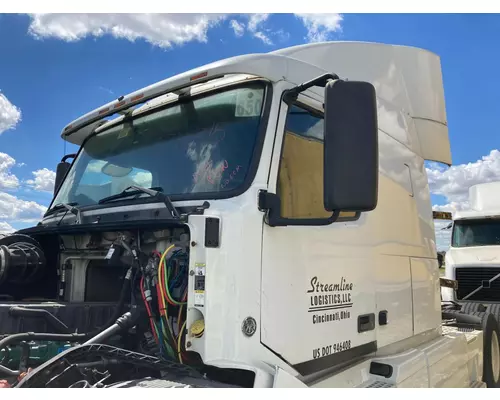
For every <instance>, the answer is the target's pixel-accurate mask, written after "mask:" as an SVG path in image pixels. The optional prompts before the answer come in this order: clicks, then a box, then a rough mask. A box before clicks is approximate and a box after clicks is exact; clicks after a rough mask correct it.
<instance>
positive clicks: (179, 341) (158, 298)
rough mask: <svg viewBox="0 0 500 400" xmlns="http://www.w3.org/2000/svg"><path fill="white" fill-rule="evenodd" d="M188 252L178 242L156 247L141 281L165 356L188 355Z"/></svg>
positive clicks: (156, 338)
mask: <svg viewBox="0 0 500 400" xmlns="http://www.w3.org/2000/svg"><path fill="white" fill-rule="evenodd" d="M187 283H188V254H187V253H186V252H185V251H184V250H183V249H182V248H178V247H176V245H175V244H172V245H170V246H169V247H168V248H167V249H166V250H165V251H164V252H163V254H161V253H160V252H158V251H154V252H153V254H152V256H151V257H150V258H149V260H148V263H147V266H146V267H145V268H144V270H143V273H142V277H141V280H140V283H139V287H140V291H141V296H142V300H143V302H144V305H145V308H146V311H147V314H148V318H149V324H150V329H151V333H152V335H153V337H154V341H155V343H156V345H157V346H158V347H159V350H160V355H161V357H162V358H164V359H178V361H179V362H180V363H184V362H185V361H186V359H187V356H186V354H185V352H183V350H182V349H183V339H184V338H185V329H186V318H185V311H186V301H187Z"/></svg>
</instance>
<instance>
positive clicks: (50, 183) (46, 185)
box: [26, 168, 56, 192]
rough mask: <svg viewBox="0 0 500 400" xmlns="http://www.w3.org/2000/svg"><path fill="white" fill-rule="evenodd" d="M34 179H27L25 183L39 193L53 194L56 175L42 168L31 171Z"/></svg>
mask: <svg viewBox="0 0 500 400" xmlns="http://www.w3.org/2000/svg"><path fill="white" fill-rule="evenodd" d="M32 174H33V175H34V179H29V180H27V181H26V183H27V184H28V185H29V186H32V187H33V188H34V189H35V190H38V191H41V192H53V191H54V183H55V180H56V173H55V172H54V171H51V170H50V169H47V168H43V169H39V170H36V171H33V172H32Z"/></svg>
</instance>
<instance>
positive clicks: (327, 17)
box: [295, 14, 343, 42]
mask: <svg viewBox="0 0 500 400" xmlns="http://www.w3.org/2000/svg"><path fill="white" fill-rule="evenodd" d="M295 15H296V16H297V17H298V18H300V20H301V21H302V23H303V24H304V26H305V27H306V29H307V37H306V38H307V40H308V41H309V42H324V41H326V40H328V38H329V36H330V34H331V33H333V32H339V31H341V30H342V25H341V23H342V21H343V17H342V15H341V14H295Z"/></svg>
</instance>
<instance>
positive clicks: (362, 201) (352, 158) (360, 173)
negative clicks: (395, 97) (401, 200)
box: [324, 80, 379, 212]
mask: <svg viewBox="0 0 500 400" xmlns="http://www.w3.org/2000/svg"><path fill="white" fill-rule="evenodd" d="M324 108H325V123H324V129H325V132H324V135H325V137H324V206H325V209H326V210H327V211H355V212H363V211H372V210H374V209H375V207H376V206H377V199H378V172H379V167H378V123H377V99H376V94H375V88H374V87H373V85H371V84H370V83H367V82H355V81H342V80H333V81H330V82H328V83H327V85H326V86H325V105H324Z"/></svg>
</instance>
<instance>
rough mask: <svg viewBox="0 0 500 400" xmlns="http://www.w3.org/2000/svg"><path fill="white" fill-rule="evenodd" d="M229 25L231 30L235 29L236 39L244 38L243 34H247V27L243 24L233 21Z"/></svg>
mask: <svg viewBox="0 0 500 400" xmlns="http://www.w3.org/2000/svg"><path fill="white" fill-rule="evenodd" d="M229 25H230V26H231V28H233V31H234V34H235V35H236V37H241V36H243V33H245V25H244V24H242V23H241V22H238V21H236V20H235V19H232V20H231V21H230V22H229Z"/></svg>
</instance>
